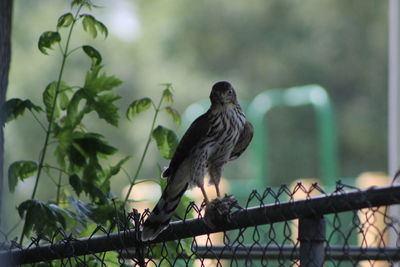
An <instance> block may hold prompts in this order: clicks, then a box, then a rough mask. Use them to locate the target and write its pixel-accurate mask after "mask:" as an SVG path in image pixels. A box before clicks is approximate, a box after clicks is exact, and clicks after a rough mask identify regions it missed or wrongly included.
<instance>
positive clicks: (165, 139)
mask: <svg viewBox="0 0 400 267" xmlns="http://www.w3.org/2000/svg"><path fill="white" fill-rule="evenodd" d="M152 136H153V138H154V140H156V142H157V147H158V150H159V151H160V153H161V155H162V156H163V157H164V158H166V159H171V158H172V156H173V154H174V152H175V149H176V147H177V145H178V137H177V136H176V134H175V133H174V132H173V131H172V130H170V129H168V128H165V127H163V126H161V125H159V126H157V128H156V129H154V131H153V133H152Z"/></svg>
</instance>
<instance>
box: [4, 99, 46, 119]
mask: <svg viewBox="0 0 400 267" xmlns="http://www.w3.org/2000/svg"><path fill="white" fill-rule="evenodd" d="M25 110H29V111H36V112H40V111H43V109H42V108H41V107H39V106H37V105H35V104H33V103H32V102H31V101H30V100H29V99H26V100H22V99H19V98H12V99H9V100H7V101H6V102H5V104H4V106H3V110H2V112H3V114H5V122H9V121H12V120H15V119H16V118H18V117H19V116H21V115H23V114H24V112H25Z"/></svg>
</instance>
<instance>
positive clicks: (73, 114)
mask: <svg viewBox="0 0 400 267" xmlns="http://www.w3.org/2000/svg"><path fill="white" fill-rule="evenodd" d="M71 6H72V7H73V8H74V9H75V8H76V12H75V13H72V12H67V13H65V14H63V15H62V16H60V17H59V19H58V21H57V25H56V31H46V32H45V33H43V34H42V35H41V36H40V39H39V44H38V46H39V49H40V51H41V52H42V53H44V54H47V52H48V50H49V49H52V48H53V47H54V45H55V44H56V43H57V44H58V45H59V48H60V49H59V52H60V53H61V54H62V62H61V66H60V72H59V73H58V75H57V77H58V79H57V80H55V81H53V82H50V83H49V84H48V85H47V86H46V88H45V89H44V90H43V93H42V106H43V107H44V108H41V107H40V106H37V105H34V104H33V103H32V102H31V101H30V100H28V99H27V100H21V99H10V100H9V101H7V103H6V105H5V106H4V111H5V114H6V121H11V120H13V119H16V118H17V117H19V116H21V115H22V114H23V113H24V112H25V110H29V111H30V112H31V113H32V114H33V115H34V116H35V119H36V120H37V121H38V122H39V123H40V126H41V127H42V128H43V129H44V130H45V140H44V144H43V147H42V148H41V150H40V152H39V153H38V154H39V162H34V161H22V160H21V161H17V162H14V163H13V164H11V165H10V166H9V170H8V179H9V189H10V191H11V192H14V191H15V188H16V186H17V184H18V183H19V182H20V181H22V180H24V179H27V178H29V177H31V176H35V185H34V187H33V192H32V197H31V198H30V199H27V200H25V201H23V202H22V203H21V204H20V205H19V206H18V208H17V210H18V213H19V215H20V217H21V219H22V220H23V221H24V226H23V230H22V232H21V238H20V243H21V245H22V243H23V238H24V236H26V237H29V236H30V235H32V232H35V233H36V234H39V235H43V236H47V237H52V236H53V234H54V233H55V232H56V231H58V230H59V229H62V230H63V232H66V233H73V234H78V235H80V236H88V235H91V234H92V233H93V231H94V229H96V227H95V226H96V225H97V224H100V225H102V226H105V227H109V228H110V229H113V230H115V221H116V220H117V221H120V222H124V224H126V225H129V223H130V222H125V220H126V216H125V213H124V209H125V208H126V204H127V203H128V201H129V195H130V192H131V190H132V188H133V186H134V185H135V184H136V181H137V179H138V177H139V175H140V172H141V169H142V164H143V162H144V160H145V157H146V155H147V151H148V147H149V145H150V144H151V142H152V141H155V145H156V146H157V148H158V150H159V152H160V154H161V156H163V157H164V158H167V159H170V158H171V157H172V155H173V153H174V151H175V149H176V146H177V144H178V140H177V136H176V134H175V133H174V132H173V131H172V130H170V129H167V128H165V127H163V126H156V125H158V121H157V118H158V115H159V113H160V112H165V114H167V115H169V116H170V117H171V118H172V120H173V121H174V122H176V123H177V124H178V125H179V124H180V123H181V117H180V115H179V112H178V111H177V110H175V109H174V108H173V107H172V104H173V94H172V85H171V84H164V86H165V87H164V89H163V91H162V92H161V96H160V100H159V102H158V104H157V105H155V102H154V101H153V100H152V99H150V98H148V97H144V98H141V99H138V100H135V101H133V102H132V103H131V104H130V105H129V107H128V109H127V111H126V116H127V118H128V119H129V120H131V119H133V118H134V117H136V116H137V115H138V114H140V113H142V112H144V111H147V110H150V109H151V108H153V111H154V116H153V121H152V123H151V126H150V131H149V134H148V136H147V142H146V145H145V149H144V151H143V154H142V155H141V157H140V159H139V165H138V167H137V169H136V171H135V174H134V175H133V177H132V178H131V177H130V175H129V174H128V176H129V180H130V185H129V190H128V192H127V194H126V195H125V199H124V200H120V199H118V198H117V197H115V196H114V195H113V194H112V191H111V184H112V180H113V179H114V177H115V176H116V175H118V173H120V171H121V169H122V168H123V166H124V164H125V163H126V162H127V161H128V160H129V159H130V158H131V157H130V156H120V155H118V157H119V159H118V160H116V162H111V159H110V156H117V154H118V149H117V148H116V147H114V146H112V145H111V144H109V142H108V141H107V140H106V138H105V137H104V136H103V135H102V134H100V133H97V132H93V131H91V130H89V129H87V128H86V127H85V119H86V118H87V115H88V114H91V113H95V114H97V115H98V117H99V118H100V119H101V120H102V121H105V122H106V123H108V124H110V125H113V126H115V127H118V122H119V118H120V117H119V108H118V106H117V104H116V102H117V100H119V99H120V96H119V95H117V94H116V93H115V89H116V88H117V87H118V86H119V85H121V83H122V81H121V80H120V79H118V78H117V77H115V76H113V75H109V74H107V73H106V72H105V71H104V70H103V66H102V65H101V63H102V55H101V53H100V51H98V50H97V49H96V48H95V47H93V46H89V45H86V44H85V45H80V46H78V47H75V48H70V47H69V46H70V40H71V38H72V36H73V29H74V27H75V25H76V24H77V23H78V22H81V23H82V26H83V29H84V30H85V31H86V32H88V33H89V34H90V35H91V36H92V37H93V38H95V37H97V35H98V34H99V33H101V34H103V35H104V36H107V34H108V30H107V28H106V26H105V25H104V24H103V23H101V22H100V21H98V20H97V19H96V18H95V17H94V16H92V15H90V14H80V12H81V10H82V9H83V8H88V9H91V8H92V7H94V5H93V4H92V3H91V2H90V1H83V0H82V1H79V0H75V1H73V2H72V5H71ZM64 29H65V30H66V31H64ZM59 30H60V32H59ZM61 30H63V31H61ZM62 33H66V36H64V35H63V34H62ZM75 53H82V54H84V55H86V56H88V58H89V59H90V61H91V64H90V65H89V66H88V69H87V71H86V75H85V76H84V81H83V82H82V85H74V86H70V85H68V83H67V82H65V81H63V76H64V72H65V68H66V66H68V64H66V62H67V61H68V60H69V59H70V57H72V56H73V55H74V54H75ZM83 74H85V73H84V72H83ZM74 84H75V82H74ZM33 112H35V113H33ZM42 121H45V123H43V122H42ZM49 153H53V154H54V156H55V157H54V159H53V158H51V157H48V154H49ZM109 162H111V163H109ZM44 175H47V176H48V178H50V179H51V180H52V181H53V182H54V184H55V188H54V190H52V189H51V188H50V186H49V185H46V186H48V187H49V190H50V191H54V192H55V195H54V199H50V200H48V201H42V200H38V199H36V192H37V188H38V187H39V186H40V187H43V186H44V185H43V184H41V183H40V178H41V177H42V176H44ZM55 176H57V177H58V181H56V180H55V179H54V177H55ZM158 177H159V175H158ZM42 180H43V179H42ZM188 201H190V199H189V198H187V197H183V201H182V205H186V204H188ZM178 212H179V214H180V215H181V216H183V214H184V213H185V207H182V206H180V207H179V208H178ZM172 244H173V243H170V244H168V246H170V245H172ZM179 246H180V247H181V248H182V249H183V250H186V249H190V243H189V242H186V241H182V242H181V243H180V244H179ZM171 256H173V255H171ZM102 257H103V259H104V262H106V263H107V265H110V266H113V265H115V266H119V263H118V254H117V253H114V252H108V253H107V254H105V255H104V254H103V255H102ZM85 262H86V263H88V265H89V266H91V265H93V266H96V265H97V264H98V263H99V262H98V258H96V257H93V256H90V257H87V258H85ZM53 263H54V266H57V265H58V263H59V262H58V261H55V262H53ZM53 263H52V264H53Z"/></svg>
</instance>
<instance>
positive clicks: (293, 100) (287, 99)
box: [246, 85, 338, 186]
mask: <svg viewBox="0 0 400 267" xmlns="http://www.w3.org/2000/svg"><path fill="white" fill-rule="evenodd" d="M304 105H311V106H312V107H313V109H314V111H315V114H316V120H317V127H318V136H319V148H320V152H319V154H320V155H319V157H320V160H321V162H320V176H321V179H322V180H323V183H324V184H325V185H326V186H332V185H333V184H334V181H335V179H336V178H337V165H338V163H337V145H336V132H335V127H334V117H333V111H332V105H331V103H330V100H329V97H328V94H327V93H326V91H325V89H323V88H322V87H320V86H318V85H307V86H302V87H293V88H289V89H273V90H267V91H265V92H262V93H260V94H259V95H257V96H256V97H255V98H254V100H253V101H252V102H251V103H250V104H249V106H248V109H247V112H246V113H247V117H248V119H249V121H251V122H252V123H253V125H254V141H253V142H252V145H251V151H252V154H253V160H254V162H255V164H254V173H253V176H254V177H256V178H257V181H258V184H259V185H260V186H267V185H268V184H267V180H268V177H269V174H268V171H269V167H268V160H267V159H268V154H267V151H268V140H269V139H268V130H267V125H266V123H265V122H264V121H265V118H266V115H267V114H268V112H269V111H271V110H272V109H273V108H274V107H278V106H287V107H299V106H304Z"/></svg>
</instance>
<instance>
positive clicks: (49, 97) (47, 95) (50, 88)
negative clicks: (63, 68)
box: [43, 81, 69, 121]
mask: <svg viewBox="0 0 400 267" xmlns="http://www.w3.org/2000/svg"><path fill="white" fill-rule="evenodd" d="M68 88H69V87H68V85H67V84H66V83H65V82H63V81H61V82H60V84H58V83H57V82H51V83H49V84H48V85H47V87H46V89H45V90H44V92H43V103H44V106H45V108H46V115H47V120H48V121H50V120H51V119H53V120H55V119H57V118H58V117H60V108H59V107H58V105H57V103H56V102H55V99H56V97H57V90H58V91H64V90H67V89H68ZM61 106H62V105H61ZM53 109H54V111H53ZM53 112H54V114H53V117H51V116H52V113H53Z"/></svg>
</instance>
